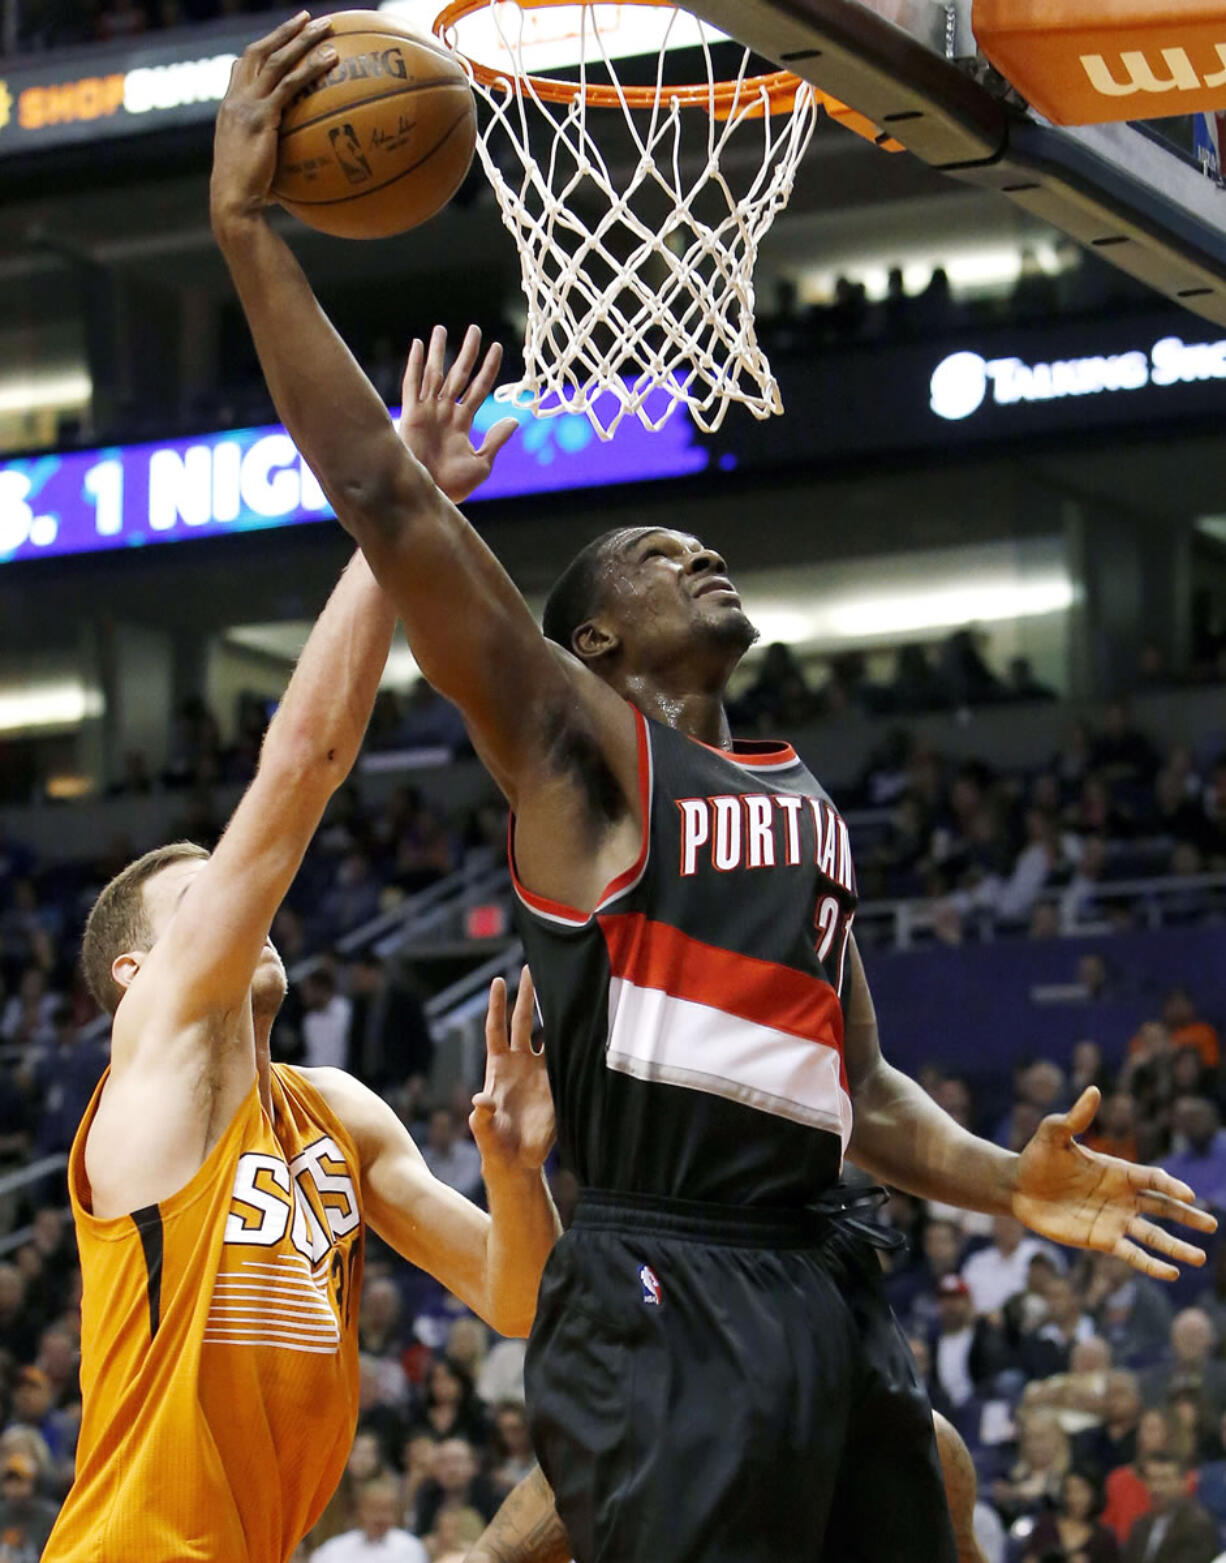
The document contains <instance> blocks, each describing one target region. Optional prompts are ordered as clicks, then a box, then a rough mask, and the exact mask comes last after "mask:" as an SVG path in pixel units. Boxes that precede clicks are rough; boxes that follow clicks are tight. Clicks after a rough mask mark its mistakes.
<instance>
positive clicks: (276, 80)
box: [209, 11, 338, 221]
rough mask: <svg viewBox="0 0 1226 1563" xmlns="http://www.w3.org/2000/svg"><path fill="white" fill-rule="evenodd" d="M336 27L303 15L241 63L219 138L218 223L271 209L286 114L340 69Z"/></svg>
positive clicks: (214, 197)
mask: <svg viewBox="0 0 1226 1563" xmlns="http://www.w3.org/2000/svg"><path fill="white" fill-rule="evenodd" d="M331 29H332V18H331V17H329V16H321V17H318V18H316V20H315V21H312V20H311V18H310V14H309V13H308V12H306V11H299V13H298V15H297V16H295V17H291V19H290V20H289V21H288V22H285V23H283V24H282V26H280V27H278V28H276V29H275V30H274V31H273V32H271V33H269V34H268V36H267V37H266V38H261V39H260V40H259V42H258V43H253V44H249V45H248V46H247V48H246V49H244V50H243V52H242V54H241V55H240V56H239V58H238V59H237V60H235V62H234V66H233V68H232V70H231V71H230V85H229V87H228V88H227V89H226V95H225V97H224V98H223V99H222V104H221V108H220V109H219V110H218V112H217V129H216V132H215V133H214V137H213V178H212V183H211V186H210V192H209V200H210V204H211V206H212V210H213V218H214V221H217V220H218V219H221V218H225V217H230V216H248V215H250V214H251V213H252V212H256V211H258V210H259V209H260V207H262V206H264V205H266V204H267V202H268V200H269V193H268V192H269V190H270V189H271V188H272V182H273V178H274V177H275V175H276V171H277V131H278V129H279V128H280V125H281V116H282V114H283V113H284V112H285V110H286V109H287V108H288V107H289V105H290V103H291V102H292V101H293V100H294V98H295V97H296V96H297V94H298V93H299V92H301V91H302V89H303V88H304V87H309V86H310V85H311V83H312V82H315V81H318V80H319V78H320V77H321V76H323V75H325V74H326V72H328V71H329V70H331V68H332V67H333V66H334V65H335V64H336V61H337V58H338V56H337V52H336V49H335V48H334V47H333V45H332V44H330V43H328V42H327V37H328V33H329V32H330V31H331Z"/></svg>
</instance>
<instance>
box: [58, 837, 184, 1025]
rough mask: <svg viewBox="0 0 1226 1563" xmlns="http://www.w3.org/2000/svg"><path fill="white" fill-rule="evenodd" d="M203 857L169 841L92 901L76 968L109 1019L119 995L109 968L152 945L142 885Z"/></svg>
mask: <svg viewBox="0 0 1226 1563" xmlns="http://www.w3.org/2000/svg"><path fill="white" fill-rule="evenodd" d="M208 855H209V854H208V853H207V852H206V851H205V849H204V848H203V847H198V846H197V845H196V843H195V842H194V841H172V842H171V843H170V844H169V845H168V846H164V847H155V848H154V849H153V851H152V852H146V853H145V855H144V857H138V858H137V859H136V861H135V863H129V864H128V866H127V868H125V869H124V870H123V872H122V873H120V874H116V875H115V877H114V879H112V880H111V882H110V884H109V885H107V887H106V889H105V890H103V892H102V894H101V895H100V896H99V897H98V899H97V900H96V901H95V902H94V905H93V909H92V910H91V912H90V914H89V918H88V920H87V921H86V924H85V935H84V937H83V938H82V940H81V970H82V971H83V972H84V974H85V981H86V983H87V984H88V985H89V991H90V992H91V993H92V994H93V996H94V998H95V999H97V1001H98V1003H99V1004H100V1005H101V1006H102V1008H103V1009H104V1010H106V1012H107V1014H108V1015H113V1014H114V1013H115V1011H116V1010H117V1009H118V1008H119V1001H120V999H122V998H123V995H124V990H123V988H121V987H120V985H119V984H118V983H117V982H116V981H115V978H114V976H113V974H112V972H111V967H112V966H113V965H114V964H115V962H116V960H117V959H118V958H119V956H121V955H124V954H126V953H127V952H128V951H129V950H147V949H149V948H150V946H151V945H152V944H153V930H152V928H150V926H149V917H148V914H147V912H146V910H145V886H146V885H147V884H148V882H149V881H150V880H151V879H152V878H153V877H154V875H155V874H160V873H161V871H162V870H163V869H164V868H169V867H170V866H171V864H172V863H187V862H194V861H197V860H201V859H207V857H208Z"/></svg>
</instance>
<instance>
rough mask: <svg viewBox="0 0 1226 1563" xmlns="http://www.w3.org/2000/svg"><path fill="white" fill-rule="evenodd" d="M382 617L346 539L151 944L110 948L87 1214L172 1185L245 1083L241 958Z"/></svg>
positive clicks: (259, 954)
mask: <svg viewBox="0 0 1226 1563" xmlns="http://www.w3.org/2000/svg"><path fill="white" fill-rule="evenodd" d="M394 627H395V614H394V611H393V610H392V608H391V607H390V606H389V604H388V602H387V599H386V597H385V596H384V594H383V592H382V591H381V590H380V589H379V586H378V584H377V582H376V581H375V579H374V577H373V576H372V575H371V573H370V569H369V567H368V566H367V564H366V561H365V560H364V559H363V558H362V556H361V555H360V554H359V555H358V556H357V557H356V558H355V559H354V560H353V562H352V563H351V564H350V566H349V568H348V569H347V570H346V571H345V574H344V575H343V576H342V578H341V580H340V583H339V584H338V586H337V587H336V590H335V591H334V592H333V593H332V596H331V598H330V600H329V602H328V604H327V606H326V607H325V609H324V611H323V613H322V615H321V616H320V619H319V621H318V623H317V624H316V625H315V627H314V629H313V630H312V632H311V636H310V639H309V640H308V642H307V645H306V648H305V649H304V651H303V653H302V657H301V660H300V661H299V663H298V667H297V669H296V670H295V672H294V676H293V678H292V679H291V681H290V685H289V688H288V689H287V690H286V693H285V696H284V698H283V699H282V701H281V705H280V707H279V709H278V711H277V714H276V716H275V717H274V718H273V721H272V724H271V726H270V727H269V730H268V733H267V735H266V737H265V740H264V745H263V750H262V752H261V756H260V763H259V768H258V770H257V772H256V776H255V779H254V780H253V781H252V783H251V785H250V787H249V788H248V789H247V792H246V794H245V795H244V797H243V799H242V801H241V802H240V803H239V805H238V808H237V809H236V810H235V812H234V816H233V818H232V819H231V821H230V824H229V825H228V827H227V828H226V832H225V834H224V835H223V836H222V838H221V841H220V842H219V843H218V846H217V849H216V851H215V852H214V853H213V855H212V857H211V858H209V859H208V861H207V862H206V863H204V865H203V867H201V868H200V869H199V871H198V872H196V873H194V874H192V875H191V876H190V877H189V878H188V877H185V882H184V885H183V888H182V890H181V891H178V890H177V889H176V890H167V892H166V894H167V895H168V896H170V895H173V894H175V893H178V894H180V899H179V901H178V904H177V906H174V907H173V910H171V909H170V907H169V906H168V907H167V912H168V914H169V921H167V922H163V923H162V925H161V926H160V927H159V930H158V933H157V935H156V937H155V942H154V943H153V946H152V948H151V949H150V950H149V951H147V952H141V951H139V950H138V951H135V952H132V953H130V954H125V955H122V956H120V957H119V958H118V959H117V960H116V962H115V964H114V966H113V968H112V971H113V974H114V976H115V979H116V981H117V982H118V983H119V985H120V986H121V987H124V988H125V989H126V992H125V994H124V997H123V1000H122V1002H121V1003H120V1005H119V1008H118V1010H117V1011H116V1015H115V1024H114V1029H113V1033H112V1042H111V1073H110V1077H109V1079H108V1081H107V1086H106V1090H105V1091H104V1093H103V1097H102V1101H101V1103H100V1105H99V1109H98V1113H97V1116H96V1117H95V1119H94V1121H93V1124H92V1126H91V1128H90V1133H89V1139H88V1142H87V1145H86V1170H87V1173H88V1176H89V1179H90V1183H91V1185H92V1189H93V1200H94V1211H95V1214H98V1215H103V1216H111V1215H120V1214H123V1213H125V1212H127V1211H130V1210H135V1209H139V1208H141V1207H142V1206H145V1205H151V1204H156V1203H158V1202H159V1201H160V1200H162V1199H165V1198H168V1197H169V1196H170V1195H171V1194H173V1193H174V1192H175V1191H176V1190H177V1189H180V1188H182V1187H183V1185H184V1184H185V1183H186V1182H187V1181H188V1179H190V1178H191V1177H192V1176H193V1175H194V1174H195V1172H196V1171H197V1169H198V1168H199V1166H200V1165H201V1163H202V1161H203V1160H204V1157H205V1156H206V1155H207V1153H208V1151H209V1149H210V1148H211V1146H212V1144H213V1143H214V1139H215V1137H216V1135H217V1134H219V1133H220V1132H221V1130H222V1128H224V1125H225V1123H226V1122H227V1121H228V1119H229V1117H230V1115H231V1114H232V1113H233V1112H234V1110H235V1108H236V1107H237V1106H238V1104H239V1102H240V1101H241V1100H242V1098H243V1096H244V1095H245V1094H246V1092H247V1091H249V1090H250V1088H251V1084H252V1082H253V1081H254V1079H255V1074H256V1059H255V1047H254V1042H253V1034H252V1024H253V1022H252V1016H251V1000H250V996H249V995H250V991H251V986H252V980H253V977H254V975H255V972H256V967H257V965H258V964H259V962H260V961H261V960H262V959H263V958H264V957H265V955H266V953H269V952H267V951H266V944H267V939H268V931H269V928H270V927H271V925H272V920H273V916H274V914H275V913H276V910H277V907H278V906H279V905H280V903H281V901H282V900H283V898H284V896H285V893H286V891H287V890H288V889H289V886H290V884H291V883H292V881H293V878H294V876H295V874H296V873H297V872H298V868H299V865H300V864H301V862H302V857H303V854H304V853H305V851H306V848H307V844H308V843H309V841H310V839H311V836H312V835H313V834H314V832H315V829H316V827H317V825H318V824H319V820H320V817H321V816H322V814H323V811H324V808H325V806H326V804H327V802H328V799H329V798H330V797H331V795H332V793H333V792H334V791H335V789H336V788H337V787H338V786H339V785H340V783H341V782H342V781H343V780H344V778H345V777H346V775H347V774H348V772H349V770H350V767H351V766H352V764H353V762H354V759H355V758H356V756H357V752H358V748H359V745H360V743H361V740H362V735H363V733H364V731H365V728H366V723H367V720H368V718H369V715H370V711H371V707H372V705H373V704H374V698H375V692H376V690H377V689H378V685H379V679H380V676H381V674H382V671H383V667H384V663H385V662H386V660H387V653H388V649H389V647H390V645H391V638H392V631H393V629H394ZM152 888H153V887H152V886H150V887H149V889H152ZM269 958H271V955H270V954H269Z"/></svg>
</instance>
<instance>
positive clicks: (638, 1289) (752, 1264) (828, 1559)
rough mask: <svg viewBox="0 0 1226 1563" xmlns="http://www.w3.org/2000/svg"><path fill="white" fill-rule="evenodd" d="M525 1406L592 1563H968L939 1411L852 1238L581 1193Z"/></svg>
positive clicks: (823, 1225)
mask: <svg viewBox="0 0 1226 1563" xmlns="http://www.w3.org/2000/svg"><path fill="white" fill-rule="evenodd" d="M526 1387H527V1398H528V1412H529V1418H530V1421H531V1426H532V1436H533V1440H534V1442H535V1445H536V1451H537V1455H538V1456H539V1458H540V1461H541V1465H542V1467H543V1468H544V1471H545V1475H546V1476H547V1477H548V1478H549V1481H550V1483H551V1484H552V1486H553V1490H554V1493H555V1494H556V1496H557V1503H558V1512H559V1514H560V1515H561V1517H562V1520H563V1522H564V1523H565V1525H566V1528H567V1531H568V1532H569V1534H570V1539H571V1544H572V1546H573V1548H574V1555H575V1558H576V1560H577V1563H757V1560H761V1563H955V1560H956V1550H955V1546H954V1538H953V1531H952V1529H951V1526H950V1521H949V1512H948V1509H947V1506H946V1501H945V1489H944V1485H943V1483H942V1479H941V1467H940V1463H939V1460H938V1456H937V1449H936V1440H935V1436H934V1433H933V1427H932V1410H931V1407H930V1406H929V1404H928V1399H927V1396H926V1395H925V1393H924V1389H923V1386H922V1385H921V1384H920V1382H919V1378H918V1375H917V1373H916V1370H915V1365H914V1362H913V1361H912V1358H911V1353H910V1351H909V1350H908V1347H907V1343H906V1340H905V1339H904V1337H903V1334H902V1331H901V1330H900V1329H899V1327H898V1324H897V1322H896V1321H895V1319H894V1317H893V1315H892V1314H891V1312H890V1309H889V1305H888V1304H887V1302H886V1301H885V1296H884V1293H883V1289H882V1285H881V1268H880V1264H879V1263H878V1259H877V1255H876V1253H875V1252H874V1251H873V1249H872V1248H871V1247H870V1246H869V1245H868V1244H867V1243H866V1242H864V1241H863V1239H861V1238H859V1237H857V1236H855V1235H854V1234H852V1233H849V1232H848V1231H847V1230H845V1229H841V1228H840V1225H839V1223H838V1222H837V1221H834V1222H831V1221H830V1220H828V1219H825V1218H823V1217H820V1216H814V1215H811V1214H809V1213H796V1214H793V1213H791V1212H783V1213H778V1214H777V1213H773V1212H756V1211H751V1210H727V1209H724V1208H723V1207H719V1206H707V1205H689V1204H682V1203H678V1202H676V1201H670V1200H648V1199H643V1200H635V1201H628V1200H626V1199H625V1198H623V1197H621V1196H618V1197H617V1198H616V1199H613V1198H610V1197H609V1196H606V1195H602V1194H585V1195H584V1197H583V1199H582V1200H581V1201H580V1205H579V1209H578V1211H577V1213H576V1217H575V1222H574V1225H573V1226H572V1227H571V1229H570V1231H568V1232H567V1233H566V1235H565V1236H564V1237H563V1238H562V1239H561V1241H560V1242H559V1243H558V1245H557V1247H556V1248H555V1250H554V1252H553V1255H552V1257H551V1258H550V1260H549V1264H548V1265H547V1267H546V1270H545V1277H544V1280H543V1282H542V1284H541V1294H540V1301H539V1305H538V1309H537V1315H536V1324H535V1327H534V1328H533V1332H532V1338H531V1341H530V1342H529V1346H528V1359H527V1370H526Z"/></svg>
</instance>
